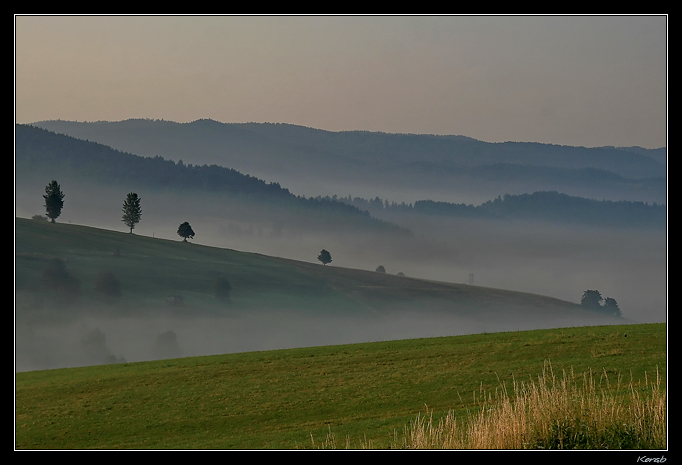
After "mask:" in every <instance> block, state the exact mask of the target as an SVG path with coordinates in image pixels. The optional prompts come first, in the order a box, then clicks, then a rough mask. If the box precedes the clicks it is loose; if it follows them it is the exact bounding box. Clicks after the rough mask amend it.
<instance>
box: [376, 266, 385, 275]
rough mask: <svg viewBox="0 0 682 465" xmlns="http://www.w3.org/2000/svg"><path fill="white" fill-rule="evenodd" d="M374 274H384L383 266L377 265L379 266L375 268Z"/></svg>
mask: <svg viewBox="0 0 682 465" xmlns="http://www.w3.org/2000/svg"><path fill="white" fill-rule="evenodd" d="M376 272H377V273H386V268H384V265H379V266H377V269H376Z"/></svg>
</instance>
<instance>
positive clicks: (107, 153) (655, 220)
mask: <svg viewBox="0 0 682 465" xmlns="http://www.w3.org/2000/svg"><path fill="white" fill-rule="evenodd" d="M15 144H16V145H15V147H16V156H15V170H16V174H17V175H25V174H27V173H31V174H33V173H36V172H39V171H44V170H45V169H49V171H50V172H51V173H55V175H61V174H63V175H67V176H79V177H82V178H83V179H89V180H93V181H98V182H106V183H126V184H130V183H141V184H144V185H145V186H146V187H150V188H155V189H159V190H162V191H163V190H173V191H185V192H208V193H216V194H227V195H229V196H233V197H242V198H251V199H257V200H258V201H262V202H268V203H277V204H280V205H281V206H283V207H284V206H286V207H288V208H294V209H297V210H303V211H310V213H315V212H326V213H327V214H333V215H335V216H336V215H338V216H339V217H343V218H347V219H354V220H355V221H354V222H356V221H357V222H358V223H367V224H369V225H371V226H372V227H374V228H379V229H382V230H386V231H389V230H390V231H393V232H398V233H408V231H407V230H405V229H404V228H401V227H399V226H397V225H395V224H393V223H390V222H388V221H383V220H381V219H378V218H377V217H381V215H383V214H386V213H396V214H402V213H410V214H425V215H437V216H446V217H460V218H495V219H523V220H542V221H550V222H559V223H575V224H591V225H596V226H608V227H636V228H655V229H660V228H665V227H666V224H667V208H666V206H665V205H662V204H657V203H652V204H649V203H647V202H641V201H610V200H601V201H600V200H594V199H587V198H582V197H575V196H570V195H567V194H562V193H559V192H556V191H543V192H534V193H532V194H520V195H509V194H506V195H504V196H498V197H497V198H495V199H494V200H489V201H487V202H485V203H483V204H481V205H478V206H474V205H471V204H468V205H467V204H464V203H452V202H444V201H434V200H417V201H415V202H414V203H405V202H402V203H399V204H398V203H396V202H389V200H388V199H380V198H379V197H376V198H374V199H364V198H360V197H352V196H351V195H348V196H347V197H338V196H331V197H330V196H325V197H322V196H317V197H305V196H297V195H295V194H293V193H291V192H290V191H289V190H288V189H286V188H284V187H282V186H281V185H280V184H279V183H277V182H270V183H267V182H265V181H263V180H261V179H258V178H256V177H253V176H250V175H246V174H242V173H240V172H239V171H236V170H234V169H232V168H226V167H222V166H218V165H205V164H204V165H192V164H185V163H183V161H182V160H179V161H177V162H174V161H172V160H167V159H165V158H163V157H160V156H155V157H141V156H138V155H133V154H129V153H124V152H120V151H118V150H115V149H113V148H111V147H108V146H105V145H102V144H99V143H94V142H90V141H84V140H80V139H76V138H73V137H71V136H65V135H61V134H56V133H53V132H51V131H48V130H45V129H40V128H36V127H33V126H29V125H16V134H15ZM17 177H19V176H17Z"/></svg>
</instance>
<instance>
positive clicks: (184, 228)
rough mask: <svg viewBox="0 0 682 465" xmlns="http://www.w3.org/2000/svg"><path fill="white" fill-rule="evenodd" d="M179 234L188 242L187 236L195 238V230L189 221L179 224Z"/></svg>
mask: <svg viewBox="0 0 682 465" xmlns="http://www.w3.org/2000/svg"><path fill="white" fill-rule="evenodd" d="M178 236H180V237H182V238H183V242H187V238H190V239H194V230H193V229H192V227H191V226H190V225H189V223H188V222H187V221H185V222H184V223H182V224H181V225H180V226H178Z"/></svg>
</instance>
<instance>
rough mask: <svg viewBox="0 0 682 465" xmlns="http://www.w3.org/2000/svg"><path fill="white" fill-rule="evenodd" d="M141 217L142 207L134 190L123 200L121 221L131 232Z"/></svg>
mask: <svg viewBox="0 0 682 465" xmlns="http://www.w3.org/2000/svg"><path fill="white" fill-rule="evenodd" d="M141 219H142V207H140V197H139V196H138V195H137V194H136V193H135V192H130V193H129V194H128V195H127V196H126V199H125V201H124V202H123V219H122V220H121V221H123V223H124V224H125V225H126V226H128V227H129V228H130V233H131V234H132V232H133V229H134V228H135V225H136V224H137V223H139V222H140V220H141Z"/></svg>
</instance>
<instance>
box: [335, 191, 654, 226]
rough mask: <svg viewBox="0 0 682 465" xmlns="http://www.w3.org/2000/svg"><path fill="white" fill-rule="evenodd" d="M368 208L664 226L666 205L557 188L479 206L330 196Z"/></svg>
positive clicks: (374, 212)
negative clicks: (589, 195) (581, 194)
mask: <svg viewBox="0 0 682 465" xmlns="http://www.w3.org/2000/svg"><path fill="white" fill-rule="evenodd" d="M329 199H331V200H336V201H341V202H345V203H347V204H349V205H352V206H354V207H357V208H359V209H361V210H366V211H367V212H369V213H370V214H372V215H377V216H380V215H381V214H383V213H416V214H424V215H437V216H448V217H462V218H498V219H529V220H544V221H552V222H561V223H576V224H593V225H600V226H616V227H647V228H651V227H653V228H662V227H665V226H666V222H667V209H666V206H665V205H659V204H656V203H653V204H649V203H646V202H633V201H611V200H593V199H586V198H581V197H573V196H570V195H567V194H561V193H558V192H554V191H551V192H534V193H532V194H521V195H509V194H507V195H504V196H498V197H497V198H495V199H494V200H489V201H487V202H485V203H483V204H481V205H479V206H474V205H471V204H468V205H467V204H464V203H451V202H441V201H434V200H418V201H416V202H414V203H405V202H401V203H396V202H389V201H388V200H385V199H381V198H379V197H375V198H374V199H369V200H368V199H364V198H360V197H351V196H350V195H349V196H348V197H337V196H333V197H329Z"/></svg>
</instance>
